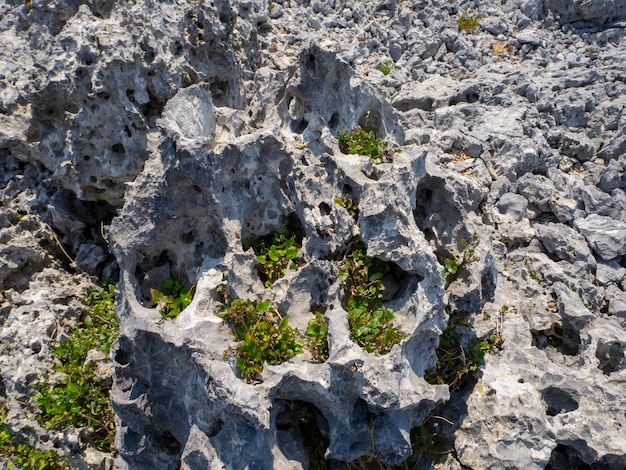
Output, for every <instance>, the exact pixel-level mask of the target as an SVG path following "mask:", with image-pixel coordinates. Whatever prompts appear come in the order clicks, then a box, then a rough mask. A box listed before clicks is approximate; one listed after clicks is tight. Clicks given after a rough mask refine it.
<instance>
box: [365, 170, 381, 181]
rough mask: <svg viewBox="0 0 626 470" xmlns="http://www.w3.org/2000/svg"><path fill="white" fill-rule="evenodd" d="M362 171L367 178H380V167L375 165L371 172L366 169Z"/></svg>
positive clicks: (374, 179)
mask: <svg viewBox="0 0 626 470" xmlns="http://www.w3.org/2000/svg"><path fill="white" fill-rule="evenodd" d="M361 173H363V175H365V177H366V178H369V179H371V180H373V181H378V180H379V179H380V175H381V172H380V171H379V170H378V168H376V167H374V168H373V169H372V171H371V172H369V173H368V172H366V171H365V170H361Z"/></svg>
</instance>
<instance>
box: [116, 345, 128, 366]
mask: <svg viewBox="0 0 626 470" xmlns="http://www.w3.org/2000/svg"><path fill="white" fill-rule="evenodd" d="M114 357H115V362H117V363H118V364H119V365H121V366H125V365H128V364H129V363H130V351H126V350H125V349H122V348H121V347H120V348H119V349H118V350H117V351H115V356H114Z"/></svg>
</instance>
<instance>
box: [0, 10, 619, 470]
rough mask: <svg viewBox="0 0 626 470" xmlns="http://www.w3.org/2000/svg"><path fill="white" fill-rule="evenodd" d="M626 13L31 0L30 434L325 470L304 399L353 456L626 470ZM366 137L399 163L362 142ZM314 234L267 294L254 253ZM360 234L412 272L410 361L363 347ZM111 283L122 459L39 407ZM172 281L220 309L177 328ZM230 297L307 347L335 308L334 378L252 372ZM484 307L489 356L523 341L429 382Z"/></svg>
mask: <svg viewBox="0 0 626 470" xmlns="http://www.w3.org/2000/svg"><path fill="white" fill-rule="evenodd" d="M463 12H465V13H466V14H469V15H477V18H478V19H479V25H478V27H477V29H476V30H475V31H474V33H473V34H469V33H467V32H464V31H461V30H460V29H459V27H458V18H459V16H460V15H461V14H463ZM625 25H626V4H625V3H624V1H623V0H592V1H574V2H568V1H563V0H544V1H542V2H536V1H526V0H515V1H514V0H507V1H505V2H503V3H496V4H492V3H489V4H479V3H471V2H466V1H455V2H452V3H451V2H449V1H447V0H446V1H438V0H425V1H402V2H397V1H382V2H381V1H373V0H366V1H364V2H352V3H346V2H339V1H335V0H331V1H327V2H322V1H315V2H303V1H295V0H277V1H274V2H271V3H267V2H262V1H260V0H249V1H238V2H235V1H232V2H230V1H226V0H218V1H214V2H205V1H202V0H200V1H197V2H196V1H194V2H169V1H168V2H163V1H154V0H138V1H137V2H120V1H115V0H112V1H105V2H96V1H92V2H67V1H63V0H51V1H49V2H41V1H29V2H26V3H24V2H19V1H17V0H12V1H9V2H4V3H3V4H2V5H0V47H1V50H2V54H0V337H1V338H2V342H1V343H0V377H1V381H0V408H3V409H5V410H7V411H6V414H7V416H8V418H7V421H6V425H7V426H8V427H9V428H10V430H11V431H12V432H13V433H15V434H16V435H17V436H19V437H20V439H22V441H23V442H25V443H28V444H29V445H33V446H36V447H39V448H41V449H44V450H45V449H52V448H56V449H58V451H59V452H60V453H61V454H62V455H64V456H66V457H70V458H72V462H73V465H75V466H76V468H102V467H106V466H109V467H111V466H113V467H114V468H119V469H126V468H128V469H140V468H163V469H168V468H172V469H174V468H186V469H199V468H228V469H231V468H233V469H236V468H259V469H265V468H268V469H269V468H307V467H308V466H313V465H314V464H313V462H312V458H313V457H312V456H311V455H310V454H309V453H308V452H307V445H308V443H307V439H310V435H309V436H307V433H306V432H304V431H303V430H302V426H301V425H300V424H299V418H298V416H297V415H295V413H294V410H293V406H294V405H293V403H294V401H295V402H299V403H304V404H306V407H308V408H307V409H308V410H309V411H310V412H311V413H312V416H314V418H313V419H311V421H307V424H308V425H309V428H311V429H314V428H318V429H319V434H318V437H317V439H318V440H323V441H324V442H327V448H326V449H325V451H324V452H325V456H326V457H327V458H328V459H334V461H333V462H332V463H329V465H335V466H337V465H341V464H340V463H339V461H353V460H355V459H358V458H360V457H362V456H366V455H375V456H376V457H377V458H379V459H382V461H384V462H386V463H387V464H390V465H395V464H399V463H401V462H402V461H403V460H404V459H406V458H410V459H413V460H412V461H413V463H416V465H417V468H455V469H460V468H468V469H486V468H492V469H499V468H519V469H527V468H549V469H563V468H565V469H569V468H608V469H622V468H625V467H626V440H625V439H624V431H623V430H624V429H626V417H625V416H624V411H623V410H624V408H625V407H626V391H625V390H624V381H625V380H626V359H625V356H626V310H625V308H626V307H625V306H626V298H625V292H626V281H625V277H624V272H625V269H626V196H624V191H625V190H626V175H625V172H624V168H625V166H626V112H625V111H624V110H625V109H626V108H625V107H626V85H625V84H624V80H623V64H624V61H625V60H626V52H625V51H626V49H625V47H624V46H625V44H626V37H625V29H624V28H625ZM381 63H384V64H387V65H388V66H389V69H390V70H389V73H384V71H381V69H383V68H381V67H379V66H380V64H381ZM357 125H359V126H361V127H363V128H364V129H365V130H367V131H372V132H374V134H375V135H376V136H377V137H379V138H381V139H384V140H385V141H387V142H388V144H389V149H390V150H391V152H392V157H393V158H392V161H391V162H388V163H382V164H374V163H373V162H372V161H371V160H370V159H369V158H367V157H364V156H356V155H344V154H343V153H342V152H341V151H340V149H339V146H338V140H337V139H338V135H339V131H341V130H342V129H348V130H349V129H351V128H353V127H355V126H357ZM396 149H397V150H398V153H396V152H395V150H396ZM343 194H349V195H350V196H351V197H352V198H353V200H354V201H355V202H356V203H357V204H358V206H359V210H360V214H359V216H358V220H356V221H355V220H353V219H352V217H351V216H350V214H349V213H348V212H347V211H346V210H345V209H344V208H343V207H340V206H339V205H337V204H335V203H334V200H335V199H336V198H338V197H340V196H342V195H343ZM287 225H289V226H291V227H292V228H294V227H295V228H297V229H298V230H299V231H300V232H301V235H302V245H303V246H302V250H301V252H300V254H301V257H302V258H303V260H304V263H303V265H302V266H300V268H299V269H298V270H295V271H289V272H288V273H287V275H286V276H285V277H284V278H283V279H281V280H279V281H278V282H276V283H275V284H274V285H273V286H272V287H271V288H266V287H265V286H264V285H263V283H262V282H261V280H260V278H259V276H258V273H257V270H256V268H255V264H256V259H255V255H254V253H253V252H252V251H251V250H245V249H244V244H245V242H246V241H248V240H250V239H251V237H253V236H254V235H263V234H267V233H270V232H272V231H275V230H281V229H284V228H285V226H287ZM355 235H358V236H360V238H361V239H362V240H363V242H364V243H365V244H366V246H367V252H368V254H369V255H370V256H372V257H374V258H378V259H380V260H382V261H385V262H388V263H390V264H392V265H394V266H395V267H394V272H395V273H397V275H396V276H395V278H393V279H384V282H385V285H386V287H387V290H386V291H385V297H384V304H385V306H387V307H388V308H390V309H392V310H393V311H394V313H395V318H396V323H397V324H398V325H399V326H400V327H401V328H402V329H403V330H404V331H405V332H407V338H406V339H405V340H403V341H402V342H401V343H400V344H399V345H397V346H395V347H394V348H393V349H392V350H391V352H390V353H389V354H386V355H380V356H377V355H374V354H369V353H366V352H365V351H364V350H363V349H362V348H360V347H359V346H358V345H357V344H356V343H354V342H353V341H351V340H350V338H349V330H348V322H347V313H346V311H345V309H344V307H345V306H344V305H343V303H342V300H343V289H342V287H341V283H340V282H339V280H338V274H339V266H340V264H341V260H342V259H343V257H344V256H345V254H346V251H347V250H348V247H349V245H350V240H351V239H352V237H353V236H355ZM468 246H469V247H471V250H472V252H471V255H470V251H469V248H468ZM453 259H454V260H456V261H457V263H458V264H460V266H459V269H458V271H457V272H456V273H455V274H454V275H453V276H451V277H449V278H448V279H449V284H448V285H446V284H445V283H444V282H443V279H442V275H441V274H442V272H443V270H444V266H446V261H448V265H449V263H450V261H451V260H453ZM95 277H99V278H102V277H105V278H109V279H112V280H114V281H119V282H118V291H119V293H120V294H119V298H118V304H117V311H118V314H119V319H120V326H121V335H120V338H119V339H118V340H117V342H116V343H115V346H114V348H113V350H112V351H111V359H112V361H113V364H114V366H115V373H114V387H113V390H112V401H113V405H114V409H115V411H116V413H117V419H118V434H117V441H116V445H117V453H116V455H104V454H98V453H96V452H94V451H93V449H92V448H91V447H89V446H84V443H83V442H82V437H81V436H83V435H84V432H85V430H73V429H69V430H66V431H64V432H55V431H47V430H45V429H43V428H42V427H41V426H40V425H39V424H37V422H36V421H34V420H33V419H32V413H33V412H34V410H36V406H37V405H36V398H35V394H36V391H37V384H38V381H39V380H40V379H41V377H43V376H45V375H47V374H48V373H49V372H50V371H52V370H53V366H54V365H53V359H52V356H51V354H50V345H51V344H53V342H54V341H55V340H56V339H58V338H59V337H60V338H62V337H63V335H67V332H69V331H70V330H71V328H72V326H73V325H74V324H75V322H76V320H77V318H78V317H79V316H80V315H81V312H82V308H83V307H82V304H81V303H80V298H81V297H82V296H83V295H84V292H85V291H86V289H87V288H89V287H90V286H93V285H94V284H93V282H94V279H95ZM170 277H175V278H177V279H179V280H180V281H182V282H183V283H184V284H186V285H188V286H191V285H193V286H195V294H194V299H193V302H192V304H191V305H190V306H189V307H188V308H187V309H185V310H184V311H183V312H182V313H181V315H180V316H179V317H178V318H177V319H176V320H174V321H170V320H168V321H164V320H163V319H162V318H161V316H160V314H159V312H158V309H157V308H154V305H153V303H152V302H151V299H150V289H151V288H160V287H161V286H162V284H163V281H164V280H165V279H168V278H170ZM220 285H224V286H225V288H226V291H227V293H228V294H229V295H230V296H231V297H238V298H245V299H252V300H259V299H263V298H266V299H269V300H272V301H273V302H274V304H275V305H276V306H277V307H278V309H279V311H280V312H281V315H284V316H286V317H288V318H289V322H290V324H291V325H293V326H295V327H297V328H299V329H300V330H301V331H302V330H303V329H304V328H306V324H307V322H308V320H309V318H311V313H310V312H311V308H312V306H313V305H319V306H323V307H325V308H326V311H325V314H324V315H325V319H326V321H327V323H328V327H329V338H330V340H329V341H330V357H329V359H328V361H326V362H324V363H319V362H316V361H315V360H313V358H312V357H311V356H310V354H308V353H305V354H302V355H298V356H295V357H294V358H293V359H292V360H290V361H287V362H285V363H283V364H280V365H277V366H266V367H265V368H264V371H263V373H262V375H261V376H260V377H259V381H257V382H254V383H250V382H247V381H245V380H242V378H241V377H240V376H239V375H238V373H237V370H236V367H235V364H234V360H233V359H232V358H227V357H225V356H224V352H225V351H226V350H227V348H228V347H229V346H234V345H235V342H234V340H233V339H232V336H231V334H230V332H229V330H228V328H226V326H225V325H223V323H222V320H221V318H220V317H219V316H217V313H219V312H220V310H221V309H222V301H221V299H220V295H219V293H218V286H220ZM505 307H506V308H505ZM460 312H465V313H464V314H466V315H467V317H466V321H464V322H462V324H459V325H458V326H457V334H458V335H459V337H460V338H461V339H460V341H461V343H462V344H463V346H464V348H465V349H464V351H465V352H468V351H470V349H471V347H472V344H474V343H476V342H477V341H489V340H490V338H491V337H492V335H496V336H497V337H500V338H501V339H502V340H503V341H504V342H503V343H502V344H500V345H499V346H500V347H499V348H496V347H492V348H491V349H490V351H488V352H487V353H486V355H485V360H484V364H483V365H482V366H480V367H479V368H477V369H476V370H472V371H469V372H468V373H467V374H466V376H465V377H464V378H463V380H461V381H460V382H461V383H459V384H457V385H456V386H452V387H450V389H448V387H447V386H445V385H433V384H430V383H428V382H427V381H426V380H425V377H427V376H428V374H427V373H426V371H427V370H429V369H431V368H432V367H433V366H434V365H435V363H436V349H437V345H438V341H439V337H440V335H441V334H442V331H444V329H445V328H446V324H448V322H450V323H451V324H453V325H454V324H455V322H458V318H459V317H458V315H460ZM92 359H94V360H95V361H101V360H102V358H101V357H95V356H94V357H93V358H92ZM455 360H456V361H464V360H467V359H466V357H465V356H461V357H458V358H455ZM444 402H445V403H444ZM435 424H436V425H435ZM421 425H423V426H424V427H423V428H421V427H420V426H421ZM414 428H419V429H427V430H428V431H429V432H434V433H435V437H436V439H434V440H435V441H437V442H442V445H441V447H440V448H438V449H436V450H437V452H435V453H428V452H421V450H420V447H419V443H416V442H415V434H414V439H413V442H412V440H411V436H410V432H411V429H414ZM319 436H323V438H321V437H319ZM324 445H326V444H324ZM412 446H413V448H412ZM450 451H452V452H450ZM411 454H413V455H411ZM113 461H114V462H115V463H114V464H113V463H112V462H113ZM2 465H5V463H4V462H3V458H2V457H0V466H2ZM333 468H334V467H333Z"/></svg>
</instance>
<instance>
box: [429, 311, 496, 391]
mask: <svg viewBox="0 0 626 470" xmlns="http://www.w3.org/2000/svg"><path fill="white" fill-rule="evenodd" d="M507 310H508V307H507V306H503V307H502V309H501V310H500V317H499V318H500V319H499V323H498V324H497V325H496V331H495V333H493V334H490V335H489V336H488V337H487V338H485V339H475V340H474V341H470V342H469V343H468V344H466V346H465V347H464V346H463V332H464V330H467V329H468V328H469V319H468V317H469V314H468V313H467V312H459V311H456V310H455V311H454V312H452V313H450V318H449V320H448V325H447V327H446V329H445V330H444V332H443V334H442V335H441V336H440V337H439V347H438V348H437V365H436V367H435V369H431V370H429V371H427V372H426V376H425V379H426V381H427V382H429V383H431V384H447V385H448V386H449V387H450V391H451V392H452V391H453V390H456V389H458V388H459V387H460V386H461V384H462V383H463V380H464V379H465V378H466V377H467V376H468V375H469V374H470V373H472V372H474V371H476V370H477V369H478V368H479V367H480V366H481V365H483V364H484V362H485V353H486V352H489V351H493V350H495V349H498V350H499V349H501V348H502V344H503V343H504V339H503V338H502V316H503V315H504V313H505V312H506V311H507ZM483 318H484V319H485V320H487V319H489V318H491V315H489V314H488V313H487V312H483Z"/></svg>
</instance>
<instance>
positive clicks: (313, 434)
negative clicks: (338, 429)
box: [275, 399, 329, 470]
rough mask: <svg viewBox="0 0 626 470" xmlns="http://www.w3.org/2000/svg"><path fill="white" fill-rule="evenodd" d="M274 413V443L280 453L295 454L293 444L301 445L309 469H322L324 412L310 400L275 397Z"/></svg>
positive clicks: (324, 463)
mask: <svg viewBox="0 0 626 470" xmlns="http://www.w3.org/2000/svg"><path fill="white" fill-rule="evenodd" d="M275 406H276V407H277V409H278V410H279V411H278V414H277V415H276V420H275V423H276V429H277V430H278V431H279V432H278V433H277V441H278V442H277V444H278V447H279V448H280V449H281V452H283V453H284V454H285V456H287V457H288V458H289V456H290V455H292V454H293V457H294V458H295V457H297V455H296V454H295V453H294V450H295V449H293V447H294V444H295V445H296V446H297V445H298V444H300V446H299V447H304V449H302V450H304V451H305V452H306V454H308V457H309V461H310V465H309V468H311V469H320V470H321V469H326V468H329V467H328V462H327V461H326V460H325V457H324V456H325V454H326V449H327V448H328V434H329V426H328V421H327V420H326V417H325V416H324V414H323V413H322V412H321V411H319V410H318V409H317V407H315V406H314V405H312V404H311V403H308V402H305V401H301V400H281V399H279V400H276V402H275Z"/></svg>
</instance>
